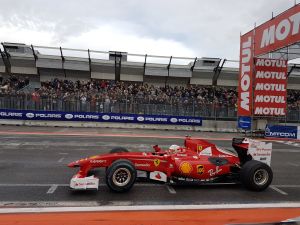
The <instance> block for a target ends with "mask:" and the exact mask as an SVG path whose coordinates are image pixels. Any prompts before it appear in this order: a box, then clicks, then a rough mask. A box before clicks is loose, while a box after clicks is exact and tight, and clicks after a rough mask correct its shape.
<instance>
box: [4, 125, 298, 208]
mask: <svg viewBox="0 0 300 225" xmlns="http://www.w3.org/2000/svg"><path fill="white" fill-rule="evenodd" d="M186 134H189V135H192V136H194V137H204V138H208V139H210V140H211V141H212V142H214V143H216V144H218V145H219V146H222V147H225V148H230V147H231V140H230V139H231V138H232V137H233V136H236V135H233V134H224V133H219V134H216V133H204V132H186V131H184V132H182V131H181V132H180V131H176V132H175V131H154V130H131V129H108V128H106V129H102V128H101V129H99V128H97V129H96V128H48V127H17V126H0V207H20V206H21V207H39V206H131V205H197V204H238V203H239V204H240V203H255V204H263V203H293V202H294V203H295V202H300V172H299V170H300V143H299V144H298V143H295V142H278V141H274V142H273V154H272V164H271V167H272V169H273V172H274V179H273V183H272V185H271V186H270V187H269V188H268V189H267V190H266V191H264V192H252V191H248V190H246V189H245V188H244V187H243V186H241V185H236V184H234V185H233V184H230V185H228V184H227V185H201V186H199V185H193V186H187V185H184V186H180V185H172V186H170V185H166V184H157V183H145V182H137V183H136V184H135V185H134V187H133V188H132V189H131V190H130V191H129V192H127V193H122V194H120V193H113V192H111V191H110V190H109V189H108V187H107V186H106V184H105V181H104V171H103V170H97V171H95V174H96V175H97V176H98V177H100V187H99V190H98V191H79V192H78V191H77V192H74V191H71V190H70V189H69V181H70V179H71V177H72V176H73V174H75V172H76V169H70V168H68V167H67V166H66V165H67V164H68V163H69V162H72V161H75V160H77V159H80V158H85V157H87V156H92V155H97V154H101V153H106V152H108V151H109V150H110V149H112V148H113V147H116V146H123V147H126V148H128V149H129V150H130V151H151V150H152V146H153V145H155V144H159V145H160V146H162V147H168V146H170V145H171V144H178V145H182V144H183V138H184V135H186Z"/></svg>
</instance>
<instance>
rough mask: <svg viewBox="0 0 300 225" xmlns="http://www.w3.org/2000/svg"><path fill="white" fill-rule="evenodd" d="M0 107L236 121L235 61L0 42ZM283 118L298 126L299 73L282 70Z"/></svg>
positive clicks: (299, 103)
mask: <svg viewBox="0 0 300 225" xmlns="http://www.w3.org/2000/svg"><path fill="white" fill-rule="evenodd" d="M1 56H2V57H1V60H0V87H1V90H0V94H1V96H0V108H10V109H35V110H59V111H61V110H63V111H82V112H83V111H91V112H116V113H138V114H141V113H142V114H158V115H187V116H202V117H205V118H211V119H232V120H236V116H237V115H236V101H237V91H236V87H237V84H238V72H239V71H238V65H239V63H238V61H236V60H227V59H220V58H186V57H175V56H168V57H167V56H154V55H140V54H131V53H127V52H117V51H109V52H104V51H95V50H82V49H69V48H61V47H45V46H33V45H26V44H17V43H2V50H1ZM288 89H289V91H288V93H289V96H288V103H289V108H290V109H289V114H288V116H287V121H300V113H299V112H300V111H299V105H300V94H299V93H300V70H299V69H298V67H297V65H295V64H293V65H289V79H288Z"/></svg>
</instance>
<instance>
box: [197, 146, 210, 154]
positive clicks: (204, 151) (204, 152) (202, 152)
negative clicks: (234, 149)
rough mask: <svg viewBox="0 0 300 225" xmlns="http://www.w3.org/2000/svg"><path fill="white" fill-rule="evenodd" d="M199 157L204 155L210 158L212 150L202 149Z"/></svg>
mask: <svg viewBox="0 0 300 225" xmlns="http://www.w3.org/2000/svg"><path fill="white" fill-rule="evenodd" d="M199 155H204V156H212V150H211V147H207V148H205V149H203V150H202V151H201V152H200V153H199Z"/></svg>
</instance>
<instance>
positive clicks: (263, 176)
mask: <svg viewBox="0 0 300 225" xmlns="http://www.w3.org/2000/svg"><path fill="white" fill-rule="evenodd" d="M240 178H241V182H242V184H243V185H244V186H245V187H246V188H247V189H249V190H252V191H263V190H265V189H266V188H267V187H268V186H269V185H270V184H271V182H272V180H273V172H272V169H271V168H270V167H269V166H268V165H267V164H265V163H262V162H259V161H256V160H251V161H248V162H246V163H245V164H244V166H243V167H242V169H241V174H240Z"/></svg>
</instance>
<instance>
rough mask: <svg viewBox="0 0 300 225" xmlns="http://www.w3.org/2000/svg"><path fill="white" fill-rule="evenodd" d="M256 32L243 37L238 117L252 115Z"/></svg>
mask: <svg viewBox="0 0 300 225" xmlns="http://www.w3.org/2000/svg"><path fill="white" fill-rule="evenodd" d="M253 41H254V31H250V32H249V33H247V34H244V35H243V36H241V42H240V43H241V46H240V72H239V85H238V86H239V87H238V91H239V98H238V115H239V116H251V115H252V75H253V43H254V42H253Z"/></svg>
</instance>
